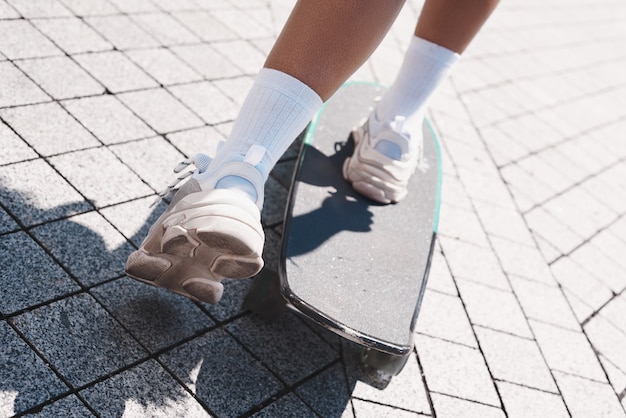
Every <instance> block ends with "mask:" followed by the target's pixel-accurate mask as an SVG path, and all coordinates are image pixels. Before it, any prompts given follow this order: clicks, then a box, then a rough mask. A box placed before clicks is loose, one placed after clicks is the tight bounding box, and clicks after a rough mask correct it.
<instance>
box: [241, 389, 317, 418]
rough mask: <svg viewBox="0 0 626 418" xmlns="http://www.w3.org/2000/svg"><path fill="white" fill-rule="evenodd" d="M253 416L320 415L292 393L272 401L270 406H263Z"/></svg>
mask: <svg viewBox="0 0 626 418" xmlns="http://www.w3.org/2000/svg"><path fill="white" fill-rule="evenodd" d="M252 416H253V417H254V418H272V417H285V418H301V417H302V418H313V417H317V416H318V415H317V414H315V412H313V411H312V410H311V408H309V407H308V406H307V405H306V404H305V403H304V402H302V401H301V400H300V399H299V398H298V397H296V396H295V395H293V394H291V393H290V394H288V395H286V396H283V397H282V398H280V399H278V400H277V401H276V402H273V403H271V404H270V405H269V406H267V407H265V408H263V409H262V410H260V411H259V412H257V413H256V414H254V415H252Z"/></svg>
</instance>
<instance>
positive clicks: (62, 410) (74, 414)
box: [29, 395, 95, 418]
mask: <svg viewBox="0 0 626 418" xmlns="http://www.w3.org/2000/svg"><path fill="white" fill-rule="evenodd" d="M29 416H31V417H34V418H46V417H48V418H54V417H60V416H63V417H67V418H83V417H93V416H95V415H93V414H92V413H91V411H90V410H89V409H88V408H87V407H86V406H85V404H84V403H82V402H81V400H80V399H78V398H77V397H76V396H75V395H70V396H66V397H65V398H61V400H58V401H56V402H54V403H51V404H49V405H46V406H44V407H43V408H42V409H41V411H40V412H36V413H33V414H29Z"/></svg>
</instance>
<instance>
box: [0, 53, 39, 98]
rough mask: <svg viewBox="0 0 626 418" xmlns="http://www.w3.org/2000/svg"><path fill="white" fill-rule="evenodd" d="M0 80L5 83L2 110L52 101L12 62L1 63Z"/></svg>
mask: <svg viewBox="0 0 626 418" xmlns="http://www.w3.org/2000/svg"><path fill="white" fill-rule="evenodd" d="M0 80H2V81H3V82H2V89H3V94H2V95H0V108H2V107H7V106H18V105H25V104H30V103H37V102H43V101H48V100H50V97H49V96H48V95H47V94H46V93H44V91H43V90H41V89H40V88H39V87H38V86H37V85H36V84H35V83H33V82H32V81H31V80H30V79H29V78H28V77H26V76H25V75H24V73H22V72H21V71H20V70H18V69H17V67H15V65H13V63H11V62H0Z"/></svg>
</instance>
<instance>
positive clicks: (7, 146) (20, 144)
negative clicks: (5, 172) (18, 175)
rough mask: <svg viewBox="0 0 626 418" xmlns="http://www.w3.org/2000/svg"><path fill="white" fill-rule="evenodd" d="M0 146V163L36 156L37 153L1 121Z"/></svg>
mask: <svg viewBox="0 0 626 418" xmlns="http://www.w3.org/2000/svg"><path fill="white" fill-rule="evenodd" d="M0 147H1V148H2V153H1V154H0V165H4V164H10V163H15V162H19V161H23V160H30V159H33V158H37V153H36V152H35V151H33V149H32V148H31V147H30V146H29V145H28V144H27V143H26V142H24V141H23V140H22V139H21V138H20V137H19V136H17V135H16V134H15V132H13V131H12V130H11V129H10V128H9V127H8V126H7V125H6V124H4V123H3V122H1V121H0Z"/></svg>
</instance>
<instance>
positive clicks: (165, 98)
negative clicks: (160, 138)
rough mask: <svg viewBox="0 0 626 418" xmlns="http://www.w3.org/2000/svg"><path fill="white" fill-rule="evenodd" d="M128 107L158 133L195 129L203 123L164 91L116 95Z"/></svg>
mask: <svg viewBox="0 0 626 418" xmlns="http://www.w3.org/2000/svg"><path fill="white" fill-rule="evenodd" d="M118 98H120V99H121V100H122V102H124V103H125V104H126V105H127V106H128V107H130V108H131V110H132V111H133V112H135V113H136V114H137V115H138V116H139V117H140V118H141V119H143V120H144V121H145V122H146V123H147V124H148V125H150V127H152V128H153V129H154V130H156V131H157V132H159V133H167V132H173V131H179V130H183V129H190V128H197V127H200V126H203V125H204V123H203V122H202V121H201V120H200V119H199V118H198V117H197V116H196V115H195V114H194V113H192V112H191V110H189V109H188V108H187V107H185V106H184V105H183V104H182V103H181V102H179V101H178V100H176V99H175V98H174V96H172V95H171V94H170V93H169V92H168V91H167V90H165V89H151V90H144V91H138V92H133V93H124V94H121V95H118Z"/></svg>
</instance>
